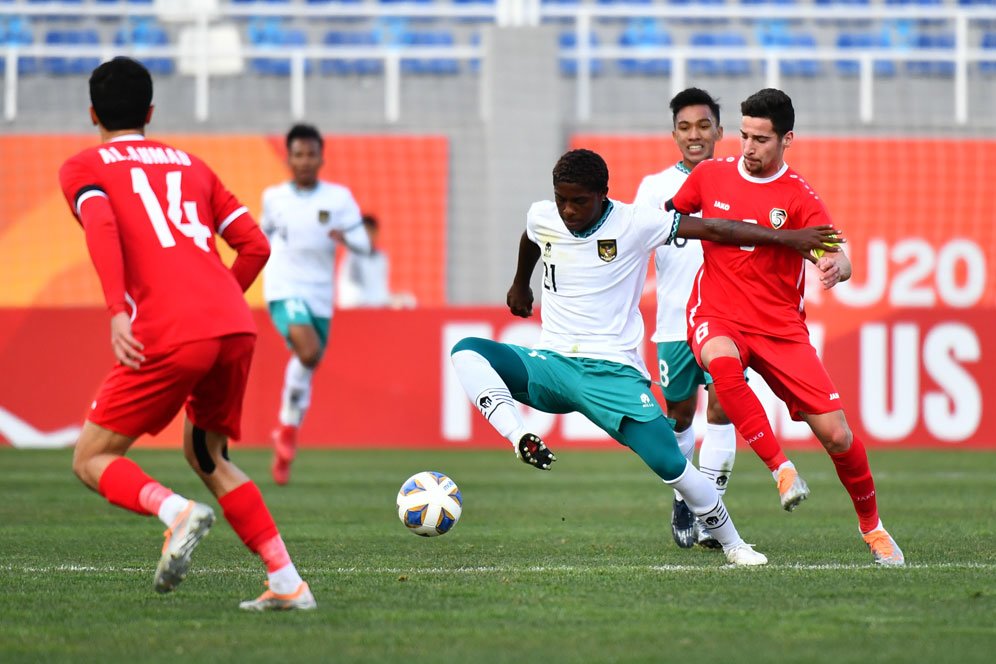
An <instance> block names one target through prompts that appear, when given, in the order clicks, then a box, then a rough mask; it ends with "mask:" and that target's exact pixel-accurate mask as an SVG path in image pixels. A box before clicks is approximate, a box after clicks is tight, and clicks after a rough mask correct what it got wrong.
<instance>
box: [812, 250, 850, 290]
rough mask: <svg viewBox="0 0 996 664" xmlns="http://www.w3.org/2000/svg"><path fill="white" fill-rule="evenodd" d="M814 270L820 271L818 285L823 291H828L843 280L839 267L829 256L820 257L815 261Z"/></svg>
mask: <svg viewBox="0 0 996 664" xmlns="http://www.w3.org/2000/svg"><path fill="white" fill-rule="evenodd" d="M816 269H817V270H819V271H820V283H821V284H823V288H824V289H825V290H830V289H831V288H833V287H834V286H836V285H837V284H838V283H840V282H841V281H842V280H843V276H844V275H843V273H842V272H841V270H840V265H838V264H837V261H835V260H834V259H833V258H831V257H830V256H826V255H824V256H821V257H820V259H819V260H818V261H816Z"/></svg>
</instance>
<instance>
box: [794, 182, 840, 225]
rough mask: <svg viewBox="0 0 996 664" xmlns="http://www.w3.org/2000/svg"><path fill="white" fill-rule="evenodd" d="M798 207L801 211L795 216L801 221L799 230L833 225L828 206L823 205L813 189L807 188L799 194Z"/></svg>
mask: <svg viewBox="0 0 996 664" xmlns="http://www.w3.org/2000/svg"><path fill="white" fill-rule="evenodd" d="M798 207H799V211H798V212H797V213H796V214H795V215H794V216H795V217H796V218H797V219H798V220H799V228H809V227H810V226H821V225H824V224H828V225H829V224H832V223H833V220H832V219H831V218H830V212H829V210H827V206H826V205H824V204H823V199H821V198H820V197H819V196H817V195H816V192H815V191H813V190H812V189H811V188H807V189H806V190H805V191H804V192H803V193H800V194H799V198H798Z"/></svg>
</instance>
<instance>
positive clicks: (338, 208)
mask: <svg viewBox="0 0 996 664" xmlns="http://www.w3.org/2000/svg"><path fill="white" fill-rule="evenodd" d="M286 145H287V165H288V167H289V168H290V172H291V181H290V182H284V183H282V184H278V185H274V186H272V187H268V188H267V189H266V190H265V191H264V192H263V216H262V219H261V225H262V227H263V232H264V233H266V235H267V237H268V238H269V239H270V247H271V254H270V261H269V263H267V265H266V268H265V270H264V271H263V297H264V298H265V299H266V303H267V306H268V308H269V310H270V317H271V318H272V319H273V324H274V326H275V327H276V328H277V330H278V331H279V332H280V334H281V335H282V336H283V337H284V339H286V340H287V346H288V348H290V350H291V357H290V360H289V361H288V362H287V368H286V370H285V371H284V386H283V391H282V392H281V397H280V412H279V415H278V417H279V426H278V427H277V428H276V429H275V430H274V432H273V445H274V450H273V463H272V465H271V471H272V473H273V480H274V481H275V482H276V483H277V484H286V483H287V482H288V480H289V479H290V466H291V462H292V461H293V460H294V455H295V453H296V451H297V433H298V429H299V428H300V426H301V422H302V421H303V419H304V415H305V413H306V412H307V410H308V405H309V404H310V403H311V380H312V376H313V375H314V372H315V368H316V367H317V366H318V363H319V362H320V361H321V359H322V354H323V353H324V351H325V345H326V344H327V343H328V339H329V326H330V323H331V321H332V303H333V302H334V298H335V293H334V290H335V288H334V283H333V282H334V275H335V252H336V246H337V244H339V243H342V244H344V245H345V246H346V247H347V248H349V249H350V250H351V251H354V252H358V253H363V254H368V253H370V247H371V245H370V237H369V235H368V234H367V231H366V230H365V229H364V227H363V223H362V222H361V219H360V208H359V206H358V205H357V204H356V201H355V200H354V199H353V194H352V193H351V192H350V191H349V189H347V188H346V187H344V186H343V185H340V184H334V183H331V182H324V181H322V180H319V179H318V173H319V172H320V171H321V168H322V166H323V165H324V163H325V159H324V155H323V149H324V141H323V139H322V135H321V134H320V133H319V132H318V130H317V129H316V128H315V127H312V126H310V125H303V124H297V125H294V126H293V127H291V129H290V131H288V132H287V138H286Z"/></svg>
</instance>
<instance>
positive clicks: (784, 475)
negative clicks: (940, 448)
mask: <svg viewBox="0 0 996 664" xmlns="http://www.w3.org/2000/svg"><path fill="white" fill-rule="evenodd" d="M740 112H741V114H742V116H743V118H742V120H741V124H740V145H741V157H740V158H739V159H732V158H731V159H723V160H715V161H707V162H703V163H701V164H699V166H698V167H697V168H696V169H695V170H694V171H692V173H691V174H690V175H689V176H688V179H687V180H686V181H685V184H684V185H683V186H682V187H681V190H680V191H679V192H678V193H677V194H676V195H675V197H674V198H673V199H672V200H671V201H668V203H667V209H673V210H677V211H680V212H685V213H692V212H699V211H701V212H702V213H703V214H705V215H709V216H717V217H725V218H732V219H752V220H755V222H756V224H757V225H759V226H763V227H765V228H774V229H780V231H781V232H784V230H785V229H790V228H803V227H806V226H814V225H818V224H829V223H831V219H830V214H829V212H827V209H826V206H825V205H824V204H823V201H822V200H820V197H819V196H818V195H817V194H816V192H815V191H814V190H813V188H812V186H811V185H810V184H809V183H807V182H806V181H805V180H804V179H803V178H802V176H801V175H799V174H798V173H796V172H794V171H793V170H792V169H791V168H789V166H788V164H786V163H785V150H787V149H788V148H789V147H791V145H792V141H793V139H794V137H795V134H794V132H793V127H794V126H795V109H794V108H793V106H792V100H791V99H790V98H789V96H788V95H787V94H785V93H784V92H782V91H781V90H775V89H772V88H767V89H764V90H761V91H759V92H757V93H755V94H753V95H751V96H750V97H748V98H747V99H746V100H745V101H744V102H743V103H741V105H740ZM703 260H704V263H703V266H702V269H701V270H700V271H699V276H698V277H697V278H696V283H695V285H694V286H693V289H692V295H691V297H690V298H689V301H688V331H689V342H690V344H691V346H692V350H693V351H694V352H695V355H696V357H697V358H698V360H699V363H700V364H701V365H702V366H703V367H705V369H706V370H707V371H708V372H709V373H710V374H712V378H713V381H714V382H713V385H714V387H715V390H716V396H717V397H718V398H719V400H720V402H721V403H722V404H723V409H724V410H725V411H726V412H727V413H728V414H729V417H730V419H731V420H733V422H734V424H735V425H736V427H737V430H738V431H739V432H740V435H742V436H743V437H744V440H746V441H747V442H748V444H750V445H751V448H752V449H753V450H754V451H755V452H756V453H757V454H758V456H760V457H761V459H762V460H763V461H764V462H765V464H766V465H767V466H768V468H769V470H771V472H772V475H773V476H774V477H775V480H776V482H777V486H778V492H779V494H780V498H781V504H782V507H784V508H785V509H786V510H790V511H791V510H792V509H794V508H795V507H796V506H797V505H798V504H799V503H800V502H801V501H803V500H805V499H806V497H807V496H808V495H809V488H808V487H807V486H806V483H805V481H803V479H802V477H800V476H799V473H798V471H797V470H796V469H795V466H794V465H793V464H792V462H791V461H789V460H788V459H787V457H786V456H785V454H784V452H783V451H782V449H781V446H780V445H779V443H778V440H777V439H776V438H775V435H774V432H773V431H772V429H771V425H770V424H769V423H768V418H767V416H766V414H765V412H764V408H763V407H762V406H761V402H760V401H759V400H758V398H757V396H756V395H755V394H754V393H753V392H752V391H751V389H750V388H749V387H748V386H747V383H746V380H745V378H744V369H745V367H747V366H750V367H751V368H753V369H754V370H755V371H757V372H758V374H760V375H761V376H762V377H763V378H764V380H765V381H766V382H767V383H768V385H769V386H770V387H771V390H772V392H774V393H775V395H776V396H778V398H779V399H781V400H782V401H783V402H785V405H786V406H787V407H788V411H789V414H790V415H791V417H792V418H793V419H795V420H804V421H805V422H806V423H807V424H808V425H809V427H810V429H812V431H813V433H814V434H815V435H816V437H817V439H819V441H820V443H822V444H823V447H824V448H826V451H827V452H828V453H829V455H830V458H831V460H832V461H833V463H834V467H835V468H836V470H837V476H838V477H839V478H840V481H841V484H843V485H844V488H845V489H846V490H847V493H848V494H849V495H850V497H851V501H852V502H853V503H854V509H855V511H856V512H857V515H858V527H859V529H860V531H861V535H862V537H863V538H864V541H865V543H866V544H867V545H868V548H869V549H870V550H871V553H872V556H873V558H874V560H875V562H877V563H879V564H881V565H902V564H904V557H903V552H902V551H901V550H900V549H899V547H898V546H897V545H896V542H895V540H893V538H892V537H891V536H890V535H889V533H888V532H887V531H886V530H885V528H884V527H883V525H882V521H881V520H880V519H879V514H878V506H877V502H876V496H875V481H874V479H873V478H872V473H871V468H870V467H869V465H868V455H867V454H866V452H865V447H864V444H863V443H862V442H861V440H860V439H859V438H857V437H856V436H855V435H854V434H853V432H852V431H851V428H850V427H849V426H848V424H847V419H846V417H845V416H844V411H843V409H842V408H841V402H840V394H839V392H838V391H837V388H836V387H835V386H834V384H833V381H831V379H830V376H829V375H828V374H827V371H826V368H825V367H824V366H823V363H822V362H821V361H820V358H819V357H818V355H817V354H816V349H815V348H813V345H812V343H811V342H810V340H809V329H808V328H807V326H806V312H805V309H804V308H803V305H804V301H805V298H804V296H805V289H806V273H805V267H806V264H805V262H803V261H801V260H799V257H798V256H797V255H796V254H795V253H793V252H789V251H783V250H782V249H779V248H778V247H754V246H741V247H735V246H725V245H719V244H715V243H712V242H705V243H703ZM817 268H818V269H819V270H820V272H821V274H820V280H821V281H822V283H823V286H824V287H825V288H830V287H832V286H834V285H835V284H836V283H838V282H839V281H844V280H846V279H848V278H850V276H851V264H850V261H849V260H848V258H847V256H846V254H844V253H843V252H837V253H831V254H824V255H822V257H821V258H820V259H819V261H818V263H817Z"/></svg>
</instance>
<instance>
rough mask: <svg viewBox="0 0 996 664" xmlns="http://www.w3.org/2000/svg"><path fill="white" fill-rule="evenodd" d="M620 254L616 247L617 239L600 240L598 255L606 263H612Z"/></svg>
mask: <svg viewBox="0 0 996 664" xmlns="http://www.w3.org/2000/svg"><path fill="white" fill-rule="evenodd" d="M618 255H619V252H618V250H617V249H616V241H615V240H599V241H598V257H599V258H601V259H602V260H603V261H605V262H606V263H611V262H612V261H614V260H615V259H616V256H618Z"/></svg>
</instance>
